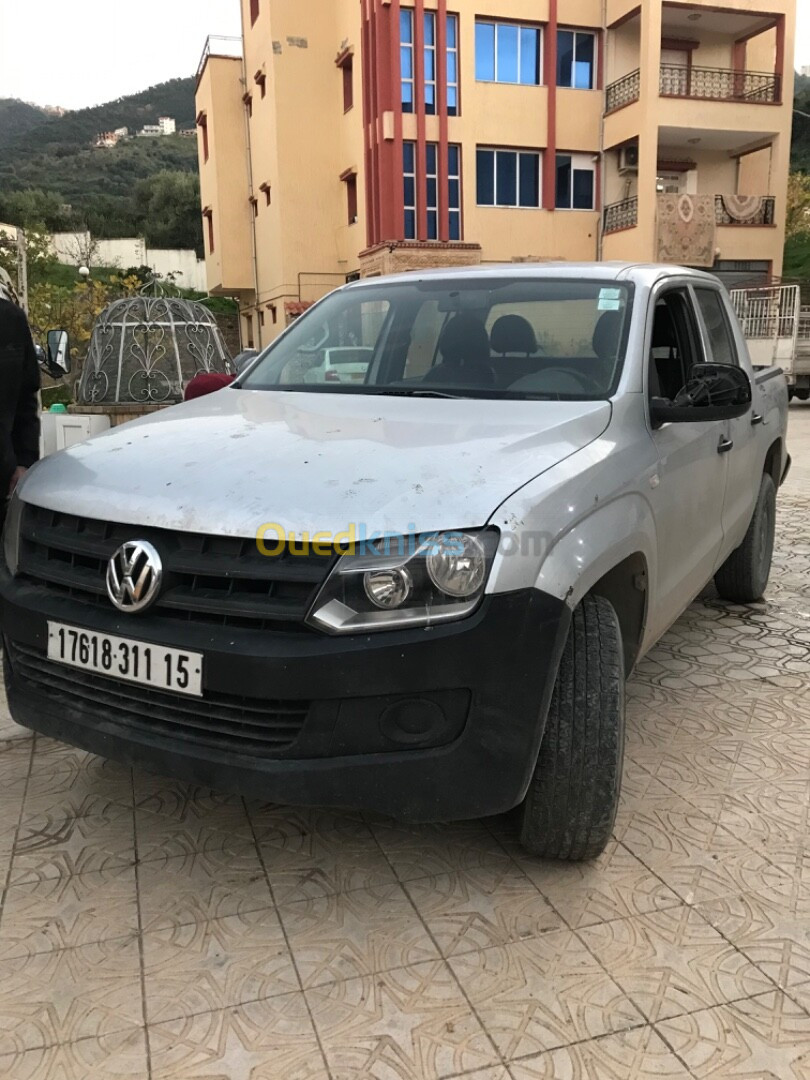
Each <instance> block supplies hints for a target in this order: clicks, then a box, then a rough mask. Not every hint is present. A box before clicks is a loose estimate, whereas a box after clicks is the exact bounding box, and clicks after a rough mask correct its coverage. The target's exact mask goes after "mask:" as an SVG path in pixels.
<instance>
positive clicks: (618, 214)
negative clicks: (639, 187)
mask: <svg viewBox="0 0 810 1080" xmlns="http://www.w3.org/2000/svg"><path fill="white" fill-rule="evenodd" d="M636 225H638V199H624V200H623V201H622V202H617V203H611V204H610V206H606V207H605V210H604V214H603V226H602V231H603V232H604V233H605V234H607V233H614V232H621V230H622V229H632V228H634V226H636Z"/></svg>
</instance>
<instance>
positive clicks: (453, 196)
mask: <svg viewBox="0 0 810 1080" xmlns="http://www.w3.org/2000/svg"><path fill="white" fill-rule="evenodd" d="M447 152H448V162H449V166H448V170H447V205H448V206H449V208H450V239H451V240H460V239H461V147H460V146H456V145H454V144H451V145H450V146H449V147H448V151H447Z"/></svg>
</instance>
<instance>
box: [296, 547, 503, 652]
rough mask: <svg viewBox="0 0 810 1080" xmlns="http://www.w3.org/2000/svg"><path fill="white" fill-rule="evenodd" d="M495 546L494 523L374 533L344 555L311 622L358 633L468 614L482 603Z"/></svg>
mask: <svg viewBox="0 0 810 1080" xmlns="http://www.w3.org/2000/svg"><path fill="white" fill-rule="evenodd" d="M497 547H498V533H497V531H495V530H494V529H486V530H480V531H478V530H476V531H469V532H467V531H465V532H447V533H438V534H435V535H432V536H424V537H388V538H386V539H384V540H378V541H375V542H374V543H370V544H368V545H366V546H365V550H364V552H363V554H352V555H343V556H342V557H341V559H340V561H339V562H338V563H337V564H336V566H335V568H334V569H333V571H332V573H331V574H330V575H329V577H328V579H327V580H326V583H325V584H324V586H323V588H322V589H321V591H320V593H319V595H318V598H317V599H316V601H315V603H314V604H313V606H312V610H311V611H310V613H309V615H308V617H307V622H309V623H310V625H312V626H316V627H317V628H318V629H319V630H326V631H327V632H328V633H331V634H356V633H361V632H368V631H371V630H394V629H397V628H399V627H402V626H432V625H435V624H436V623H441V622H447V621H449V620H451V619H462V618H464V617H465V616H467V615H470V614H472V612H473V611H475V609H476V608H477V607H478V605H479V604H480V603H481V600H482V598H483V595H484V588H485V586H486V583H487V578H488V577H489V571H490V568H491V566H492V559H493V557H494V555H495V552H496V550H497Z"/></svg>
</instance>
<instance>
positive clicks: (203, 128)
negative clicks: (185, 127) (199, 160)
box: [197, 112, 209, 161]
mask: <svg viewBox="0 0 810 1080" xmlns="http://www.w3.org/2000/svg"><path fill="white" fill-rule="evenodd" d="M197 127H198V128H199V129H200V134H201V135H202V150H203V161H208V157H209V147H208V117H207V116H206V114H205V113H203V112H201V113H200V115H199V116H198V117H197Z"/></svg>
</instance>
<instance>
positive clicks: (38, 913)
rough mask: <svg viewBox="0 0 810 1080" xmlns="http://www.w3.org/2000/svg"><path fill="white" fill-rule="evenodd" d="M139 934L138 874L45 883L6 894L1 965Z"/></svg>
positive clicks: (121, 870) (129, 870)
mask: <svg viewBox="0 0 810 1080" xmlns="http://www.w3.org/2000/svg"><path fill="white" fill-rule="evenodd" d="M137 929H138V908H137V899H136V886H135V870H134V868H133V867H131V866H122V867H116V868H111V869H109V870H103V871H93V872H92V873H88V874H81V875H79V876H77V877H62V878H43V879H41V880H40V881H37V882H31V883H29V884H26V885H13V886H12V887H11V888H9V889H8V890H7V892H6V897H5V902H4V904H3V913H2V921H0V960H8V959H12V958H15V957H18V956H24V955H27V954H32V953H39V952H50V951H51V950H54V949H68V948H74V947H76V946H79V945H89V944H92V943H93V942H97V941H106V940H108V939H110V938H118V937H124V936H126V935H128V934H132V933H135V932H136V931H137Z"/></svg>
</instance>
